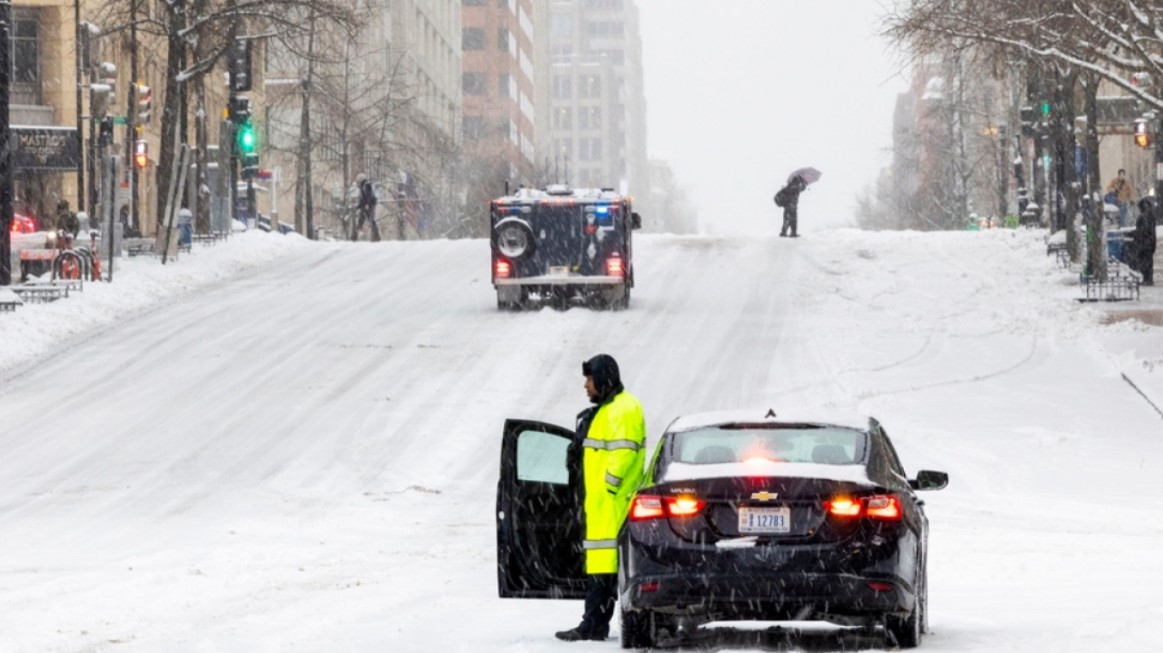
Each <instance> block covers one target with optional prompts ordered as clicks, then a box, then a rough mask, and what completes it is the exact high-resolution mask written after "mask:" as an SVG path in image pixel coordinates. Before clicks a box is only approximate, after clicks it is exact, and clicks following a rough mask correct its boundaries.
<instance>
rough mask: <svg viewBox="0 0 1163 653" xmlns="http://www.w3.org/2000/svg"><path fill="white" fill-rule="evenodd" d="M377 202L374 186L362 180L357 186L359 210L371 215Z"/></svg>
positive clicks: (378, 199)
mask: <svg viewBox="0 0 1163 653" xmlns="http://www.w3.org/2000/svg"><path fill="white" fill-rule="evenodd" d="M379 201H380V198H379V197H378V196H376V187H375V185H374V184H372V183H371V182H370V181H368V180H366V179H365V180H363V181H362V182H360V184H359V208H360V210H362V211H367V212H368V213H371V212H372V211H375V209H376V204H378V203H379Z"/></svg>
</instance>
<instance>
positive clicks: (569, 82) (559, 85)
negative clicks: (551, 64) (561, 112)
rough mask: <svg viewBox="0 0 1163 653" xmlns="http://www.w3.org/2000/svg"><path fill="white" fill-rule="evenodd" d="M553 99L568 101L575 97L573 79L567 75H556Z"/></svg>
mask: <svg viewBox="0 0 1163 653" xmlns="http://www.w3.org/2000/svg"><path fill="white" fill-rule="evenodd" d="M553 97H555V98H559V99H562V100H568V99H571V98H572V97H573V78H572V77H567V76H565V75H554V77H553Z"/></svg>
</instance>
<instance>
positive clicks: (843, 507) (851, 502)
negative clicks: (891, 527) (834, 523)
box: [824, 494, 902, 521]
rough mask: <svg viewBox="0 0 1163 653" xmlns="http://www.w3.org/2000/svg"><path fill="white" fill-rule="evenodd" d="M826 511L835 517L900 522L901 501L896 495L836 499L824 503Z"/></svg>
mask: <svg viewBox="0 0 1163 653" xmlns="http://www.w3.org/2000/svg"><path fill="white" fill-rule="evenodd" d="M824 510H826V511H827V512H828V514H829V515H832V516H833V517H842V518H845V519H854V518H858V517H867V518H869V519H876V520H879V521H900V519H901V515H902V513H901V500H900V498H899V497H898V496H896V495H895V494H877V495H874V496H870V497H861V498H859V499H853V498H850V497H836V498H834V499H832V500H831V501H825V502H824Z"/></svg>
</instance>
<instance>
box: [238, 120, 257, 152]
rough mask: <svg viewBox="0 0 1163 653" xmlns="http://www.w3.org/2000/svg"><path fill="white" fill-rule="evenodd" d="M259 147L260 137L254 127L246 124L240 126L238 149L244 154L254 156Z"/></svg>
mask: <svg viewBox="0 0 1163 653" xmlns="http://www.w3.org/2000/svg"><path fill="white" fill-rule="evenodd" d="M257 147H258V136H257V135H256V134H255V132H254V125H252V124H250V123H244V124H241V125H239V126H238V149H239V151H240V152H242V153H243V154H252V153H253V152H254V151H255V149H256V148H257Z"/></svg>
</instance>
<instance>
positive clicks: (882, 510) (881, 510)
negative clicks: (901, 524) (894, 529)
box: [864, 494, 901, 521]
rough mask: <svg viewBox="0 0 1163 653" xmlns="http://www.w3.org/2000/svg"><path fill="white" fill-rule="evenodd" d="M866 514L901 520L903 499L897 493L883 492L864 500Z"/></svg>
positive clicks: (884, 519)
mask: <svg viewBox="0 0 1163 653" xmlns="http://www.w3.org/2000/svg"><path fill="white" fill-rule="evenodd" d="M864 506H865V508H864V514H866V515H868V516H869V517H871V518H873V519H880V520H883V521H900V518H901V500H900V499H899V498H897V496H896V495H895V494H883V495H879V496H875V497H868V498H866V499H865V500H864Z"/></svg>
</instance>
